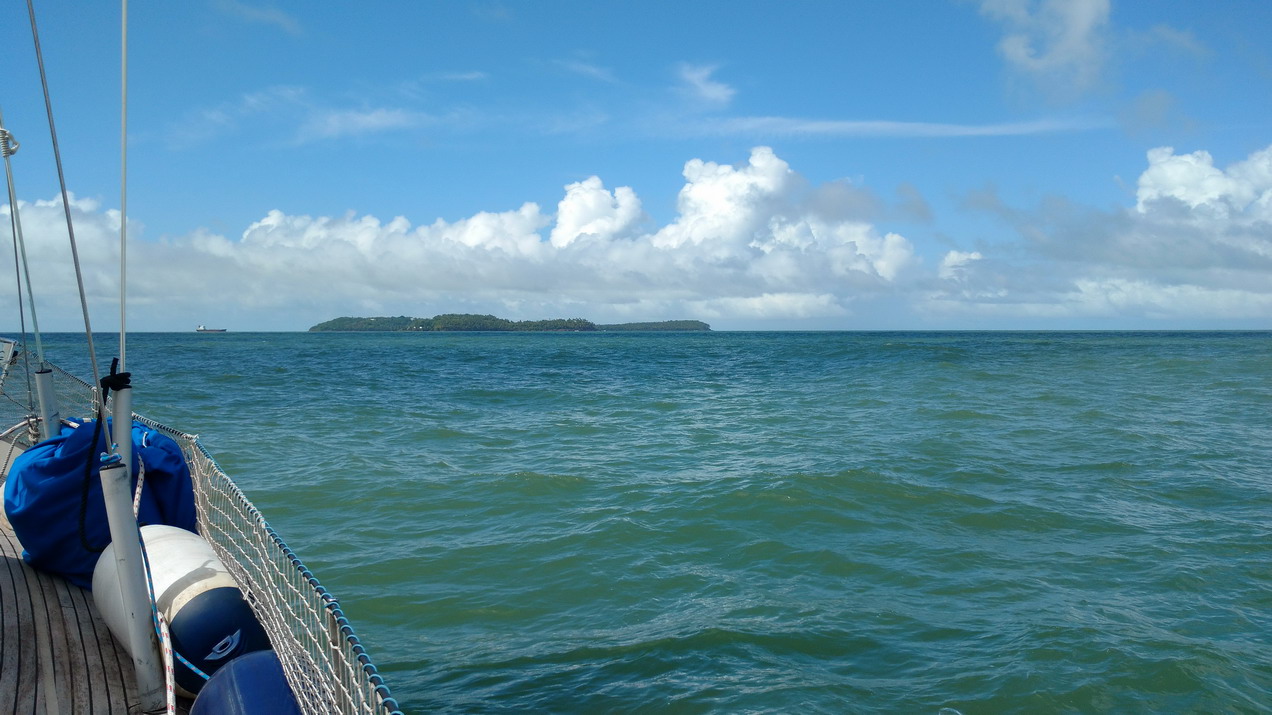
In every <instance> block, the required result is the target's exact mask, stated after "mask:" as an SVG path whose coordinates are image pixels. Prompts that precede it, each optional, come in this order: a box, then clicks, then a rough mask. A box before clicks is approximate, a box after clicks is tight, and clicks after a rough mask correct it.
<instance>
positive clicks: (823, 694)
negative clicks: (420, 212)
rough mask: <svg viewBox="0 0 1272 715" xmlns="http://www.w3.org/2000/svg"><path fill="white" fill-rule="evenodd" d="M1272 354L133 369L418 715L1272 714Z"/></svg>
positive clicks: (558, 349) (203, 344)
mask: <svg viewBox="0 0 1272 715" xmlns="http://www.w3.org/2000/svg"><path fill="white" fill-rule="evenodd" d="M74 342H77V341H75V340H73V339H70V338H58V339H54V340H52V344H51V347H50V352H51V353H53V359H55V360H56V361H58V362H61V363H74V362H75V361H76V360H77V359H79V358H76V357H74V356H73V355H71V354H69V351H70V350H71V345H70V343H74ZM106 342H110V341H106ZM63 352H65V353H67V354H66V356H65V357H63V356H62V355H61V354H59V353H63ZM1270 356H1272V334H1269V333H709V334H658V333H649V334H381V335H377V334H291V333H281V334H234V333H227V334H224V335H195V334H154V335H138V336H132V337H131V338H130V342H129V347H128V360H129V368H130V369H131V370H132V371H133V372H134V374H135V376H136V377H135V384H136V385H137V389H136V393H137V396H136V403H137V404H136V409H137V410H138V411H139V412H142V413H143V414H146V415H148V416H151V417H153V418H156V419H159V420H160V421H163V422H167V423H170V424H173V425H175V426H178V427H181V428H183V429H185V430H187V431H191V432H197V433H199V434H200V435H202V437H203V440H204V442H205V444H206V445H207V446H208V447H209V449H211V450H212V452H213V453H214V454H215V455H216V456H217V458H218V460H219V461H220V462H221V463H222V466H223V467H225V468H226V470H227V471H228V472H230V473H231V475H232V476H234V477H235V478H236V480H238V482H239V483H240V485H241V486H242V487H243V488H244V490H245V491H246V492H247V493H248V495H249V496H250V497H251V498H252V499H253V501H254V502H255V503H256V504H257V506H258V507H259V508H260V509H261V510H262V511H263V512H264V514H265V515H266V517H267V518H268V519H269V520H270V522H271V523H272V525H274V526H275V527H276V528H277V529H278V530H279V531H280V532H281V533H282V534H283V536H284V538H286V539H287V540H288V542H289V543H290V544H291V545H292V546H293V547H294V548H295V549H296V550H297V551H298V552H299V553H300V555H301V556H302V558H303V559H304V560H305V561H306V563H307V564H308V565H309V566H310V567H311V568H312V569H313V570H314V571H315V572H316V574H317V575H318V577H319V578H320V579H321V580H322V582H323V583H324V585H326V586H327V587H328V588H329V589H331V590H332V591H333V592H335V593H336V595H337V596H338V597H340V599H341V601H342V602H343V604H344V606H345V610H346V612H347V613H348V614H349V615H350V617H351V618H352V619H353V621H354V623H355V626H356V628H357V630H358V632H359V634H360V635H361V636H362V638H363V640H364V641H365V642H366V643H367V646H368V649H369V650H370V652H371V654H372V656H373V658H374V659H375V661H376V663H377V664H378V665H379V666H380V668H381V670H382V672H384V673H385V674H386V677H387V678H388V679H389V682H390V684H391V686H392V688H393V691H394V694H395V695H396V696H398V698H399V699H400V700H401V701H402V702H403V703H404V704H405V705H406V706H407V710H408V711H411V712H429V711H440V712H526V711H531V712H588V713H590V712H662V711H668V712H685V713H696V712H718V713H726V712H727V713H733V712H827V713H840V712H872V711H877V712H927V713H932V714H933V715H935V714H936V713H937V712H938V711H940V710H941V709H942V708H950V709H954V710H957V711H959V712H961V713H964V715H973V714H974V713H989V712H1110V711H1112V712H1269V711H1272V707H1270V703H1272V645H1269V644H1270V643H1272V357H1270Z"/></svg>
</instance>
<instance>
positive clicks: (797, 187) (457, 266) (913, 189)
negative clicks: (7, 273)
mask: <svg viewBox="0 0 1272 715" xmlns="http://www.w3.org/2000/svg"><path fill="white" fill-rule="evenodd" d="M36 10H37V19H38V20H39V22H40V30H41V42H42V45H43V50H44V53H45V57H46V60H47V63H48V71H49V82H50V85H51V90H52V92H53V103H54V111H55V118H56V120H57V123H58V133H59V138H60V140H61V144H62V152H63V156H64V159H65V161H66V175H67V180H68V183H69V188H70V191H71V192H72V193H73V195H74V202H73V208H74V209H75V210H74V214H75V217H76V231H77V237H78V238H79V240H80V242H81V253H82V254H84V257H85V260H86V261H87V262H89V263H91V264H92V265H91V267H90V269H89V271H88V274H87V276H88V280H87V284H88V288H89V292H90V300H91V305H92V307H93V311H94V327H96V328H100V329H113V327H115V326H117V318H116V317H115V315H116V314H117V312H118V308H117V290H118V289H117V278H115V273H116V272H117V271H116V268H115V263H116V262H117V260H118V258H117V257H118V247H117V245H116V243H115V242H117V240H118V239H117V227H118V223H119V220H118V207H119V205H120V198H119V188H118V186H119V89H118V84H119V30H118V28H119V9H118V8H115V7H109V4H105V3H100V4H99V3H91V4H90V3H72V2H68V1H62V2H51V3H46V4H42V5H38V6H37V8H36ZM10 15H11V17H9V18H6V19H5V21H4V22H2V23H0V43H2V44H0V48H2V49H0V53H2V56H3V64H4V67H5V68H6V79H5V83H4V85H3V86H0V109H2V110H3V112H4V119H5V125H6V126H7V128H8V129H9V130H10V131H12V132H13V134H14V135H15V136H16V137H17V138H18V140H19V141H21V142H22V149H21V151H19V153H18V154H17V155H15V156H14V157H13V159H12V162H13V166H14V170H15V181H16V186H17V192H18V198H19V206H20V208H21V209H22V210H21V212H20V215H21V218H22V222H23V227H24V229H25V234H26V238H27V243H28V251H29V252H30V260H31V262H32V268H31V271H32V273H33V275H34V276H35V277H36V278H37V279H38V281H39V283H40V284H41V285H42V287H41V286H37V291H41V290H42V291H43V295H42V294H41V293H40V292H37V296H36V298H37V303H38V305H39V307H40V309H41V316H40V317H41V322H42V326H43V327H45V328H46V329H53V330H59V329H62V330H72V329H76V328H77V327H78V326H79V318H78V302H77V300H75V299H74V298H73V295H72V286H73V284H72V283H70V282H69V278H68V276H69V273H68V272H67V269H66V264H67V256H68V254H69V250H68V249H67V247H66V237H65V227H64V222H62V219H61V214H60V200H59V199H58V198H57V196H58V190H57V184H56V176H55V173H54V169H53V165H52V161H51V158H50V151H49V141H48V139H47V122H46V119H45V118H44V116H43V101H42V99H41V98H40V95H39V81H38V76H37V75H36V70H35V65H34V61H33V56H32V54H33V53H32V52H31V39H30V33H29V28H28V27H27V24H26V16H25V12H24V10H23V9H22V8H20V7H19V8H14V9H11V10H10ZM1268 37H1272V4H1269V3H1266V2H1257V1H1254V0H1222V1H1219V2H1171V3H1166V2H1135V3H1130V2H1117V1H1116V0H1068V1H1066V2H1058V1H1050V0H982V1H973V0H958V1H950V2H942V1H940V0H925V1H923V2H919V1H917V0H900V1H898V2H886V3H885V2H855V1H848V0H837V1H833V2H819V1H814V0H803V1H800V2H737V1H734V2H693V3H679V2H675V3H673V2H564V1H558V2H537V3H529V2H485V1H483V2H447V3H423V2H420V3H415V2H410V3H408V2H397V3H387V2H386V3H369V4H364V5H361V6H359V7H357V8H352V7H350V6H348V5H346V4H343V3H330V2H305V3H259V2H252V1H249V0H209V1H206V2H188V3H135V4H134V7H133V8H131V10H130V28H129V43H130V65H129V84H130V87H129V132H128V134H129V144H130V146H129V198H128V216H129V251H128V256H129V316H130V317H129V327H130V328H131V329H135V330H188V329H190V328H192V327H193V325H194V324H196V323H207V324H210V325H217V326H223V327H228V328H230V329H234V330H252V329H258V330H298V329H305V328H307V327H308V326H309V325H312V324H314V323H316V322H319V321H322V320H325V319H328V318H331V317H335V316H338V315H401V314H405V315H413V316H431V315H434V314H436V313H441V312H482V313H485V312H489V313H494V314H497V315H501V316H505V317H510V318H516V319H536V318H548V317H576V316H577V317H586V318H590V319H593V320H596V321H598V322H617V321H624V320H652V319H671V318H697V319H701V320H705V321H707V322H709V323H711V324H712V325H713V326H715V327H717V328H722V329H791V328H808V329H889V328H898V329H963V328H1026V329H1068V328H1096V329H1101V328H1119V329H1120V328H1246V327H1252V328H1270V327H1272V112H1270V111H1269V110H1270V109H1272V106H1270V102H1269V97H1272V45H1270V44H1269V42H1268V40H1267V38H1268ZM4 203H5V205H6V206H7V203H8V202H7V201H5V202H4ZM4 212H5V218H6V221H5V223H6V224H8V221H7V218H8V214H9V210H8V208H5V209H4ZM4 233H5V234H6V236H7V234H8V230H7V229H6V230H5V232H4ZM6 243H7V241H6ZM10 284H11V285H12V280H11V281H10ZM13 293H14V291H13V290H9V291H4V292H2V293H0V301H7V303H8V305H7V306H0V310H3V309H4V308H5V307H9V310H7V311H3V312H4V313H5V314H10V313H12V312H13V311H12V308H11V306H12V304H13V303H14V302H15V300H16V299H15V297H14V296H13ZM10 328H11V329H12V328H16V325H14V326H10Z"/></svg>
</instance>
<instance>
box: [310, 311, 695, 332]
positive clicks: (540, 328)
mask: <svg viewBox="0 0 1272 715" xmlns="http://www.w3.org/2000/svg"><path fill="white" fill-rule="evenodd" d="M638 330H647V331H656V330H658V331H673V332H690V331H698V332H701V331H709V330H711V326H710V325H707V324H706V323H704V322H702V321H700V320H663V321H657V322H646V323H617V324H613V325H598V324H596V323H593V322H592V321H590V320H586V319H584V318H553V319H550V320H508V319H506V318H496V317H495V316H493V315H473V314H471V313H446V314H443V315H435V316H433V317H432V318H408V317H407V316H405V315H399V316H396V317H377V318H350V317H344V318H334V319H332V320H328V321H326V322H324V323H319V324H317V325H315V326H313V327H312V328H310V329H309V332H311V333H334V332H339V333H369V332H378V333H401V332H443V331H444V332H618V331H638Z"/></svg>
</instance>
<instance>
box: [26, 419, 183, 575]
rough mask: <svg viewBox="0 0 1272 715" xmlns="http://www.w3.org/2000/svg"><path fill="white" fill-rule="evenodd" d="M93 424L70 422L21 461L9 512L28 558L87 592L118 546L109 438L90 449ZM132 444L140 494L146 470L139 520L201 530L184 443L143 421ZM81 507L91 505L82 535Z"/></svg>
mask: <svg viewBox="0 0 1272 715" xmlns="http://www.w3.org/2000/svg"><path fill="white" fill-rule="evenodd" d="M93 428H94V421H93V420H85V421H80V422H79V426H78V427H70V426H63V427H62V432H61V434H59V435H58V436H56V437H50V438H49V439H46V440H44V441H43V442H40V443H39V444H37V445H35V446H34V447H32V448H31V449H28V450H27V451H26V452H24V453H22V455H21V456H19V457H18V458H16V459H15V460H14V461H13V466H12V467H11V468H10V470H9V477H8V479H7V480H6V481H5V485H4V511H5V514H6V515H8V517H9V522H10V523H11V524H13V531H14V533H15V534H16V535H17V537H18V540H19V541H20V542H22V548H23V551H22V558H23V559H25V560H26V562H27V563H29V564H31V565H32V566H34V567H35V568H38V569H41V570H44V571H49V572H51V573H55V574H58V575H60V576H62V577H63V578H65V579H66V580H68V581H70V582H71V583H73V584H75V585H77V586H81V587H83V588H87V589H91V588H92V580H93V567H94V566H96V565H97V557H98V555H99V554H100V553H101V550H102V549H104V548H105V547H106V545H107V544H109V543H110V526H109V525H108V524H107V521H106V506H105V502H104V501H103V500H102V483H101V478H100V477H99V476H98V465H99V464H100V458H99V455H101V453H102V452H105V451H106V438H105V436H104V435H101V436H99V437H98V440H97V445H96V447H95V448H93V449H90V446H91V445H90V442H92V440H93V432H94V429H93ZM132 441H133V469H132V472H133V474H132V486H133V491H134V492H135V491H136V488H137V475H138V473H139V471H140V466H139V463H145V467H146V482H145V486H144V487H143V488H142V492H141V508H140V510H139V511H138V514H137V520H138V522H140V523H141V524H142V525H143V526H144V525H147V524H168V525H170V526H176V527H179V528H182V529H186V530H188V531H197V529H196V526H195V511H194V489H193V485H192V483H191V480H190V469H189V467H188V466H186V462H185V458H184V457H183V456H182V454H181V447H179V446H178V445H177V443H176V442H175V441H174V440H173V439H172V438H171V437H168V436H167V435H165V434H163V433H161V432H157V431H155V430H153V429H151V428H149V427H147V426H145V425H143V424H141V423H138V422H133V425H132ZM89 459H92V460H93V467H92V473H91V477H90V478H89V480H88V492H87V498H86V499H85V497H84V491H83V489H84V472H85V462H86V460H89ZM81 504H85V505H86V508H85V509H84V511H83V514H84V518H83V534H82V536H81V528H80V522H81V519H80V514H81ZM86 543H87V546H86Z"/></svg>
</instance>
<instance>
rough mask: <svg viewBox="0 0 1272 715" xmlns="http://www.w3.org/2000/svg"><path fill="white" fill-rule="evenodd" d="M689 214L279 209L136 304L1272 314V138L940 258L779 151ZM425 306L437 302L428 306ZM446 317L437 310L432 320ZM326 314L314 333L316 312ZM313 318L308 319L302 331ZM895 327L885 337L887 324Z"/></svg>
mask: <svg viewBox="0 0 1272 715" xmlns="http://www.w3.org/2000/svg"><path fill="white" fill-rule="evenodd" d="M683 177H684V184H683V186H682V188H681V189H680V192H679V195H678V199H677V213H676V216H675V218H674V220H672V221H671V222H669V223H667V224H665V225H662V226H651V225H650V218H649V216H648V214H646V212H645V211H644V210H643V208H642V205H641V199H640V197H639V196H638V195H637V193H636V191H635V190H634V189H633V188H631V187H626V186H619V187H616V188H614V189H612V190H611V189H608V188H606V186H605V184H604V182H603V181H602V179H601V178H600V177H597V176H592V177H589V178H587V179H585V180H583V181H579V182H575V183H572V184H570V185H568V186H566V187H565V189H564V196H563V197H562V198H561V200H560V202H559V203H558V204H557V206H556V211H555V212H545V211H544V210H543V209H542V208H541V207H540V206H538V205H537V204H535V203H532V202H527V203H525V204H523V205H521V206H520V207H518V208H515V209H511V210H506V211H501V212H481V213H478V214H475V215H473V216H470V217H468V218H464V219H460V220H457V221H452V222H447V221H443V220H441V219H438V220H436V221H434V222H433V223H431V224H426V225H421V226H412V224H411V222H410V221H408V220H407V219H406V218H404V217H401V216H398V217H395V218H393V219H392V220H389V221H383V220H381V219H380V218H378V217H375V216H370V215H355V214H352V213H348V214H345V215H342V216H334V217H333V216H296V215H288V214H285V213H283V212H281V211H277V210H275V211H270V212H269V214H268V215H266V216H264V217H262V218H261V219H260V220H259V221H257V222H255V223H253V224H252V225H251V226H249V227H248V228H247V230H245V231H244V232H243V234H242V235H241V236H238V237H233V238H229V237H226V236H222V235H218V234H215V233H211V232H208V231H198V232H195V233H193V234H190V235H187V236H183V237H179V238H174V239H170V240H166V241H163V242H160V243H158V244H155V245H151V246H148V247H147V248H148V250H146V251H144V252H140V253H137V254H136V255H134V256H133V257H132V258H131V266H130V276H132V278H131V281H132V285H131V286H130V302H131V303H132V304H133V306H134V307H135V308H136V309H137V310H139V311H141V312H142V313H147V312H150V311H158V310H162V311H173V310H176V311H179V312H181V313H182V314H192V313H196V312H197V311H199V310H200V309H202V303H203V301H204V300H205V297H206V296H207V295H216V296H217V297H218V300H220V301H223V302H225V303H229V304H233V305H236V306H237V307H238V308H239V309H241V310H243V311H247V312H252V311H266V312H268V311H281V312H286V313H289V314H291V313H296V312H301V313H304V314H306V315H311V316H316V317H322V316H329V317H334V316H335V315H337V314H345V313H349V312H353V313H358V314H384V313H386V312H390V313H395V314H396V313H397V312H399V311H401V310H402V306H410V305H415V306H421V309H420V310H417V311H415V312H416V313H419V314H424V313H428V312H429V311H430V310H438V311H442V310H451V309H460V308H462V309H465V310H474V311H493V312H498V313H501V314H508V315H513V316H516V317H522V316H549V315H550V316H575V315H584V314H586V315H587V317H595V318H598V319H603V320H611V319H613V320H620V319H632V320H635V319H645V318H667V317H674V316H692V317H695V318H700V319H703V320H707V321H717V322H720V321H723V322H724V323H725V324H729V323H731V322H732V321H737V322H740V323H746V324H762V325H769V326H781V325H783V324H794V325H799V324H800V323H801V321H804V322H806V323H807V324H810V325H816V324H819V322H818V321H828V322H827V323H826V324H834V321H842V320H843V319H846V318H851V317H856V318H860V319H862V320H864V321H865V322H866V323H867V324H871V325H873V324H874V323H873V321H871V320H870V315H869V314H870V311H872V310H881V309H882V308H880V306H887V309H886V313H887V314H888V316H890V318H889V319H891V320H896V319H897V317H896V316H908V318H907V319H906V321H907V323H906V326H907V327H914V326H924V325H951V324H952V325H960V324H966V323H968V322H969V321H970V322H974V321H975V320H976V319H980V318H984V317H986V316H989V317H994V318H1000V319H1010V320H1013V321H1017V322H1016V324H1018V325H1027V324H1032V323H1033V322H1034V321H1036V320H1042V321H1044V322H1043V323H1040V324H1045V321H1047V320H1054V319H1067V320H1081V319H1098V320H1105V319H1111V318H1127V317H1134V318H1140V319H1147V320H1151V321H1178V322H1181V323H1188V324H1192V323H1196V322H1205V321H1208V320H1219V319H1222V320H1237V321H1240V320H1247V319H1248V320H1257V319H1261V318H1263V317H1266V316H1267V315H1269V314H1272V146H1269V147H1267V148H1265V149H1262V150H1260V151H1258V152H1256V153H1254V154H1252V155H1251V156H1249V157H1248V158H1246V159H1245V160H1243V161H1240V162H1237V163H1235V164H1233V165H1231V166H1228V167H1217V166H1215V165H1214V162H1213V160H1212V159H1211V157H1210V156H1209V155H1208V154H1207V153H1206V152H1204V151H1197V152H1193V153H1189V154H1177V153H1175V151H1174V150H1173V149H1172V148H1170V147H1159V148H1154V149H1152V150H1150V151H1149V152H1148V154H1147V167H1146V168H1144V170H1143V171H1142V173H1141V174H1140V176H1139V179H1138V181H1137V189H1136V195H1135V202H1134V204H1133V205H1128V206H1125V207H1122V208H1118V209H1114V210H1104V211H1102V210H1096V209H1091V208H1089V207H1083V206H1078V205H1074V204H1071V203H1068V202H1065V201H1061V200H1052V201H1048V202H1044V203H1043V204H1041V205H1039V206H1037V207H1034V208H1032V209H1029V210H1015V209H1011V208H1009V207H1007V206H1005V205H1003V204H1002V203H1001V202H999V201H997V199H996V197H994V196H992V195H986V196H981V197H980V198H979V203H980V208H982V209H983V210H985V211H988V212H991V213H995V214H996V215H998V216H999V218H1001V220H1003V221H1006V222H1008V223H1010V224H1011V225H1012V226H1013V228H1014V230H1015V233H1016V239H1015V240H1013V241H1011V242H1007V243H1003V244H999V245H988V246H984V247H982V248H980V249H978V250H975V251H963V250H958V249H950V250H948V251H946V252H945V253H944V255H943V256H941V257H940V259H939V260H938V261H935V262H927V261H924V260H923V259H922V258H921V257H920V256H918V255H917V254H916V250H915V247H914V245H913V244H912V242H911V241H910V240H909V239H907V238H906V237H905V236H904V235H902V234H900V233H896V232H891V231H885V230H882V229H880V228H879V227H878V226H876V225H874V224H873V223H871V222H869V221H866V220H862V219H861V218H860V217H858V216H855V215H853V214H854V212H853V211H852V210H851V208H850V207H851V206H853V205H854V203H853V202H852V201H851V200H845V198H844V196H845V194H849V193H852V192H854V191H860V190H859V189H857V188H856V187H853V186H852V185H851V184H849V183H846V182H835V183H826V184H821V185H812V184H810V183H809V182H808V181H806V180H805V179H803V178H802V177H801V176H800V175H799V174H798V173H797V172H796V171H795V170H793V169H792V168H791V167H790V166H789V165H788V164H787V162H785V161H783V160H782V159H781V158H780V157H779V156H777V155H776V154H775V153H774V151H773V150H772V149H770V148H769V147H764V146H761V147H756V148H754V149H753V150H752V151H751V153H750V156H749V157H748V158H747V159H746V160H745V161H743V162H740V163H738V164H736V165H728V164H717V163H714V162H709V161H703V160H701V159H692V160H690V161H688V162H687V163H686V164H685V166H684V170H683ZM20 206H21V209H22V213H21V215H22V219H23V222H24V225H25V226H26V227H27V235H28V236H33V237H41V238H39V239H38V240H35V241H33V242H32V243H31V244H30V245H29V251H30V260H31V262H32V272H33V275H34V276H35V277H36V279H37V284H38V283H40V282H49V283H62V284H64V283H65V280H66V278H67V276H66V275H65V273H66V271H67V270H68V269H67V267H66V262H65V260H64V256H62V255H61V254H62V253H63V252H64V247H63V245H62V244H61V242H60V241H50V240H46V239H45V238H43V237H53V236H57V235H58V227H59V225H60V224H62V222H63V217H62V209H61V202H60V200H52V201H40V202H36V203H34V204H31V205H22V204H20ZM72 208H73V210H74V214H75V216H76V225H77V235H78V240H79V244H80V250H81V256H82V257H83V259H84V261H85V262H86V263H87V264H89V265H93V266H98V267H99V268H98V269H96V270H93V271H91V272H90V273H89V274H88V278H89V281H88V287H89V291H90V293H91V294H92V295H93V296H94V297H95V298H96V299H98V300H103V301H110V300H111V299H113V297H114V295H115V294H117V291H118V288H117V283H116V281H115V279H114V277H113V276H112V275H111V273H110V272H109V271H107V270H103V269H101V268H100V266H110V265H113V264H114V263H115V262H117V261H118V258H117V255H118V248H117V244H116V240H117V239H116V236H117V232H118V225H119V214H118V212H117V211H113V210H102V209H101V208H100V207H99V206H98V205H97V204H96V203H95V202H93V201H91V200H86V199H73V201H72ZM425 307H427V308H425ZM430 314H431V313H430ZM315 322H316V320H315ZM302 327H303V326H302ZM881 327H882V326H881Z"/></svg>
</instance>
